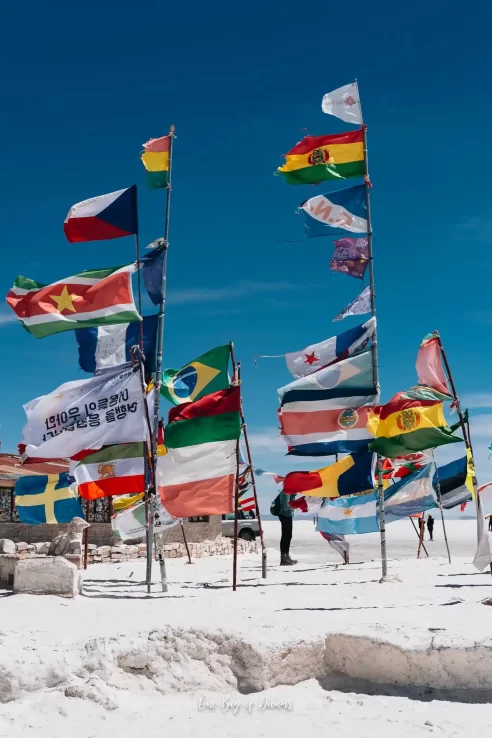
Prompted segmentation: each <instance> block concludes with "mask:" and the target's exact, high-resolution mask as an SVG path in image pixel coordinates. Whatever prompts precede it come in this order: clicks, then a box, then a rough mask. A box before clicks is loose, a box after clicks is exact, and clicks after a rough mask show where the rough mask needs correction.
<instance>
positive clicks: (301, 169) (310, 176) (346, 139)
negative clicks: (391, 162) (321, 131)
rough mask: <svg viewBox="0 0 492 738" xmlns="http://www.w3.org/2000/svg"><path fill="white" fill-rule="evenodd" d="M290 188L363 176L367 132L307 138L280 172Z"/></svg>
mask: <svg viewBox="0 0 492 738" xmlns="http://www.w3.org/2000/svg"><path fill="white" fill-rule="evenodd" d="M277 171H278V172H279V173H280V174H282V176H283V177H284V178H285V180H286V182H288V183H289V184H316V183H318V182H323V181H325V180H330V179H348V178H349V177H358V176H362V175H364V172H365V165H364V131H363V129H360V130H358V131H349V132H347V133H341V134H336V135H334V136H305V137H304V138H303V139H302V141H300V142H299V143H298V144H297V145H296V146H294V148H293V149H291V150H290V151H289V152H288V153H287V154H286V155H285V164H284V166H282V167H279V168H278V170H277Z"/></svg>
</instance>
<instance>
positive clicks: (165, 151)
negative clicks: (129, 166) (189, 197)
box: [141, 135, 171, 190]
mask: <svg viewBox="0 0 492 738" xmlns="http://www.w3.org/2000/svg"><path fill="white" fill-rule="evenodd" d="M170 146H171V137H170V136H169V135H168V136H162V137H161V138H151V139H150V141H147V143H145V144H144V145H143V147H144V152H143V154H142V156H141V159H142V164H143V165H144V167H145V169H146V172H147V185H148V187H149V189H150V190H156V189H159V188H162V187H167V185H168V183H169V149H170Z"/></svg>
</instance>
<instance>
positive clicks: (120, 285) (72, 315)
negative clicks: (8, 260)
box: [7, 264, 141, 338]
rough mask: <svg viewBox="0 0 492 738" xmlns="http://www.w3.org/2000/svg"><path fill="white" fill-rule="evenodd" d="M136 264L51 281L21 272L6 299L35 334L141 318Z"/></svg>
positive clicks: (47, 333)
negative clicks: (135, 290)
mask: <svg viewBox="0 0 492 738" xmlns="http://www.w3.org/2000/svg"><path fill="white" fill-rule="evenodd" d="M135 269H136V266H135V264H127V265H126V266H122V267H110V268H109V269H92V270H88V271H85V272H81V273H80V274H75V275H74V276H73V277H67V278H66V279H61V280H59V281H58V282H54V283H53V284H50V285H44V284H41V283H40V282H35V281H34V280H33V279H28V278H27V277H22V276H19V277H17V279H16V280H15V282H14V286H13V287H12V289H11V290H10V291H9V293H8V295H7V302H8V304H9V305H10V307H11V308H12V310H13V311H14V313H15V314H16V315H17V317H18V318H19V320H20V321H21V323H22V324H23V326H24V328H25V329H26V330H27V331H29V333H32V335H33V336H35V337H36V338H44V337H45V336H51V335H52V334H53V333H60V332H61V331H70V330H74V329H76V328H90V327H92V326H100V325H115V324H117V323H131V322H133V321H137V320H140V319H141V318H140V315H139V314H138V311H137V308H136V305H135V301H134V299H133V291H132V276H131V275H132V273H133V272H134V271H135Z"/></svg>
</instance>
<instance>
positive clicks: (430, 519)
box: [427, 515, 434, 541]
mask: <svg viewBox="0 0 492 738" xmlns="http://www.w3.org/2000/svg"><path fill="white" fill-rule="evenodd" d="M427 530H428V531H429V540H431V541H433V540H434V518H433V517H432V515H428V516H427Z"/></svg>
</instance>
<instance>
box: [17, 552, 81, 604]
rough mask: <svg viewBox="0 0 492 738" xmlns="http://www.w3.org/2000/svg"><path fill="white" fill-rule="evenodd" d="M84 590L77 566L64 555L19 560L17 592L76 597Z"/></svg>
mask: <svg viewBox="0 0 492 738" xmlns="http://www.w3.org/2000/svg"><path fill="white" fill-rule="evenodd" d="M81 591H82V577H81V574H80V572H79V571H78V570H77V567H76V566H75V565H74V564H72V563H71V562H70V561H67V560H66V559H65V558H63V556H43V557H42V558H36V559H24V560H23V561H19V562H18V563H17V566H16V567H15V573H14V593H15V594H49V595H59V596H60V597H76V595H78V594H79V593H80V592H81Z"/></svg>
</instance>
